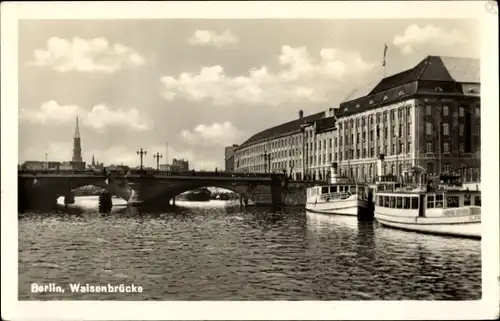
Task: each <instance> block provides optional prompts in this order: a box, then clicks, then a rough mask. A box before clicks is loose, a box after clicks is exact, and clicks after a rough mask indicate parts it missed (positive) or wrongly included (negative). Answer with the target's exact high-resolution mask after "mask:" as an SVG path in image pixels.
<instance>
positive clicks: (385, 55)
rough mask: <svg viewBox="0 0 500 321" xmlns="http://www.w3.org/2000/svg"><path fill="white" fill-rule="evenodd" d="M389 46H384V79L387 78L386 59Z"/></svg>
mask: <svg viewBox="0 0 500 321" xmlns="http://www.w3.org/2000/svg"><path fill="white" fill-rule="evenodd" d="M387 49H388V47H387V44H384V60H382V67H383V68H384V78H385V77H387V73H386V68H385V66H386V65H387V61H386V57H387Z"/></svg>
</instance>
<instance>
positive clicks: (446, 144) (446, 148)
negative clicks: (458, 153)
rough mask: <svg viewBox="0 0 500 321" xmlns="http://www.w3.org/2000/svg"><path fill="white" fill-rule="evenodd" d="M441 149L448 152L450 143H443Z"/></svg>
mask: <svg viewBox="0 0 500 321" xmlns="http://www.w3.org/2000/svg"><path fill="white" fill-rule="evenodd" d="M443 150H444V152H445V153H449V152H450V143H444V144H443Z"/></svg>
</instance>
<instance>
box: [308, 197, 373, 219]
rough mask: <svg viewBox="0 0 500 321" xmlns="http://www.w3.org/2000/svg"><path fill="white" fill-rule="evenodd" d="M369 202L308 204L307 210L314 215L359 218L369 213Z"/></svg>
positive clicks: (349, 200) (339, 201) (349, 201)
mask: <svg viewBox="0 0 500 321" xmlns="http://www.w3.org/2000/svg"><path fill="white" fill-rule="evenodd" d="M368 208H369V206H368V201H366V200H361V199H347V200H335V201H330V202H318V203H312V202H308V203H307V204H306V210H307V211H308V212H312V213H320V214H336V215H350V216H358V215H360V214H361V213H363V212H365V211H367V210H368Z"/></svg>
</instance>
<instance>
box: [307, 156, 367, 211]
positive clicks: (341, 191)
mask: <svg viewBox="0 0 500 321" xmlns="http://www.w3.org/2000/svg"><path fill="white" fill-rule="evenodd" d="M330 173H331V175H330V184H326V185H317V186H313V187H309V188H307V202H306V210H307V211H308V212H311V213H321V214H339V215H352V216H358V215H360V216H361V215H365V214H366V213H368V212H369V209H370V201H369V188H368V185H366V184H360V183H357V182H355V181H354V182H352V181H349V179H347V178H346V177H341V176H338V175H337V165H336V164H335V163H334V164H332V167H331V169H330Z"/></svg>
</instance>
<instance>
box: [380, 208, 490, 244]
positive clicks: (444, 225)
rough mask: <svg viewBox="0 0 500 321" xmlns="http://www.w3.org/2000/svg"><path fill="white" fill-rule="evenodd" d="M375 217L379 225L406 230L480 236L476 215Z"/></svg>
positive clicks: (478, 221) (381, 215) (479, 224)
mask: <svg viewBox="0 0 500 321" xmlns="http://www.w3.org/2000/svg"><path fill="white" fill-rule="evenodd" d="M375 219H376V220H377V222H379V223H380V224H381V225H384V226H388V227H392V228H397V229H403V230H407V231H414V232H421V233H429V234H439V235H448V236H458V237H469V238H477V239H480V238H481V219H480V217H479V218H478V216H477V215H467V216H463V217H455V218H454V220H453V221H451V220H449V219H446V220H439V219H437V218H426V217H413V218H408V217H406V218H403V217H395V216H392V215H383V214H377V213H375Z"/></svg>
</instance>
